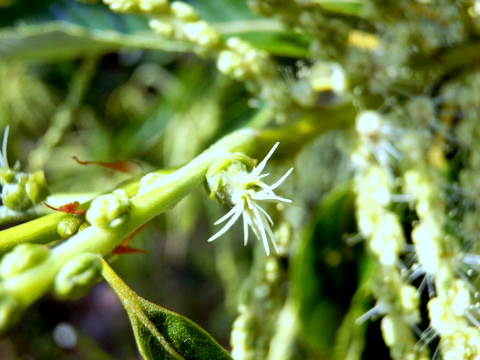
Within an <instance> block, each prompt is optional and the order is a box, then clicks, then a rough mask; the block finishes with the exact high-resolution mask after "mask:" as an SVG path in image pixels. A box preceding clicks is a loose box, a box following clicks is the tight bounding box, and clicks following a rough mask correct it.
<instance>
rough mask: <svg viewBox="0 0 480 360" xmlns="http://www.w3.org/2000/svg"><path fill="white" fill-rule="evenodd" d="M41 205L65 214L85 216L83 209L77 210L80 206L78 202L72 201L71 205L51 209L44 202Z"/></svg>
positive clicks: (51, 207) (50, 207)
mask: <svg viewBox="0 0 480 360" xmlns="http://www.w3.org/2000/svg"><path fill="white" fill-rule="evenodd" d="M43 205H45V206H46V207H48V208H49V209H52V210H55V211H60V212H64V213H67V214H73V215H80V216H82V215H84V214H85V209H80V210H77V209H78V205H80V203H79V202H78V201H73V202H71V203H68V204H65V205H62V206H59V207H58V208H56V207H53V206H51V205H48V204H47V203H46V202H44V203H43Z"/></svg>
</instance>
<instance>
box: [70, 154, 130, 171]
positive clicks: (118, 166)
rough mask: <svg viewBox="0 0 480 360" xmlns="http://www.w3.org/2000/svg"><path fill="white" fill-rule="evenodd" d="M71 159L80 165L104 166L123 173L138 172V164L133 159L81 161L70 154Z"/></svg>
mask: <svg viewBox="0 0 480 360" xmlns="http://www.w3.org/2000/svg"><path fill="white" fill-rule="evenodd" d="M72 159H73V160H75V161H76V162H77V163H79V164H80V165H98V166H102V167H105V168H107V169H112V170H116V171H121V172H124V173H135V172H138V169H139V164H137V163H136V162H134V161H112V162H102V161H82V160H80V159H79V158H77V157H76V156H72Z"/></svg>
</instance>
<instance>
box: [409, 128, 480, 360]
mask: <svg viewBox="0 0 480 360" xmlns="http://www.w3.org/2000/svg"><path fill="white" fill-rule="evenodd" d="M408 137H409V144H410V145H409V148H414V149H417V151H413V152H411V153H410V154H409V153H408V152H405V154H408V156H409V157H410V158H409V159H408V161H409V163H410V168H409V169H408V170H407V171H406V172H405V173H404V175H403V187H404V193H405V194H406V195H407V197H408V199H409V200H410V202H411V203H412V204H413V205H414V209H415V212H416V214H417V217H418V221H417V222H416V223H415V224H414V227H413V230H412V233H411V238H412V242H413V244H414V245H415V252H416V256H417V259H418V266H419V267H420V269H422V270H423V272H424V273H425V276H426V278H427V281H430V282H431V283H433V284H434V287H435V294H434V296H433V297H432V298H431V299H430V300H429V302H428V303H427V308H428V313H429V318H430V325H431V327H432V328H433V329H434V330H435V331H436V332H437V334H438V335H439V338H440V343H439V348H440V352H441V354H442V358H444V359H474V358H477V357H478V356H479V355H480V332H479V331H478V329H477V328H475V327H473V326H471V325H470V324H469V321H468V319H467V313H468V310H469V308H470V307H471V294H470V290H469V284H467V281H468V280H466V278H465V277H459V275H458V274H459V271H458V270H459V265H460V264H459V259H461V257H462V252H463V251H462V249H461V247H460V244H459V240H458V238H457V237H455V236H453V235H452V234H449V233H447V232H446V226H447V223H448V221H449V219H448V215H447V206H446V198H445V196H444V193H445V188H446V184H445V180H444V177H443V174H442V172H441V168H439V167H437V166H435V164H434V163H433V159H432V158H431V157H429V156H428V154H429V152H432V151H435V149H434V146H435V143H434V141H431V142H428V141H427V142H426V141H425V136H422V135H420V134H419V133H416V134H415V133H411V134H409V136H408ZM432 140H433V138H432ZM432 295H433V294H432ZM432 295H431V296H432Z"/></svg>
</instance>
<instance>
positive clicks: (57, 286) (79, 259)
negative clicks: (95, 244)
mask: <svg viewBox="0 0 480 360" xmlns="http://www.w3.org/2000/svg"><path fill="white" fill-rule="evenodd" d="M101 271H102V262H101V260H100V255H97V254H91V253H85V254H80V255H78V256H76V257H75V258H73V259H72V260H70V261H69V262H67V263H66V264H65V265H64V266H63V267H62V269H61V270H60V271H59V273H58V274H57V276H56V277H55V280H54V284H53V293H54V294H55V295H56V296H57V297H59V298H61V299H67V298H68V299H72V298H73V299H76V298H80V297H82V296H84V295H85V294H86V293H88V291H89V290H90V288H91V287H92V286H93V285H95V283H97V281H98V279H99V278H100V274H101Z"/></svg>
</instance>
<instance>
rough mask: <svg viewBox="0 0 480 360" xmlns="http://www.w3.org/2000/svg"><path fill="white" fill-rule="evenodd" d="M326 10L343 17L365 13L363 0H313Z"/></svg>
mask: <svg viewBox="0 0 480 360" xmlns="http://www.w3.org/2000/svg"><path fill="white" fill-rule="evenodd" d="M313 2H314V3H316V4H319V5H320V6H322V7H323V8H324V9H326V10H330V11H333V12H338V13H340V14H345V15H355V16H361V15H363V13H364V11H365V1H363V0H334V1H332V0H313Z"/></svg>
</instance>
